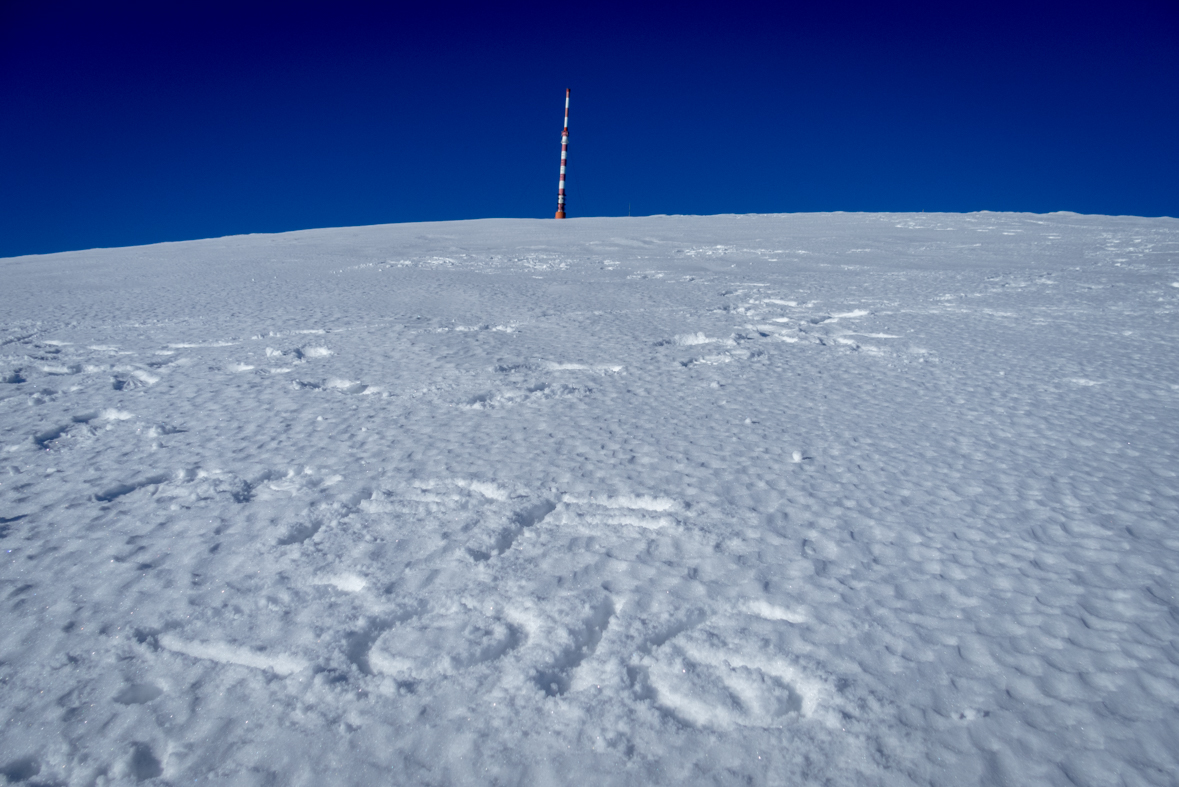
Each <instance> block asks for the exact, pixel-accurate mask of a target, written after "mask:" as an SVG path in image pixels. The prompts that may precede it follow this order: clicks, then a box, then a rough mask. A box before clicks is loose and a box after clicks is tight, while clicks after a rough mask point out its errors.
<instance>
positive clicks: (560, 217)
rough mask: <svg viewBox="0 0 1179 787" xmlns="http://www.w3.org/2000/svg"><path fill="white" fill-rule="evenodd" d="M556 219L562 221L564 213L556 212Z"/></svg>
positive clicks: (561, 211)
mask: <svg viewBox="0 0 1179 787" xmlns="http://www.w3.org/2000/svg"><path fill="white" fill-rule="evenodd" d="M557 218H558V219H563V218H565V211H563V210H559V211H557Z"/></svg>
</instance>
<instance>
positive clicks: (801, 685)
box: [0, 213, 1179, 785]
mask: <svg viewBox="0 0 1179 787" xmlns="http://www.w3.org/2000/svg"><path fill="white" fill-rule="evenodd" d="M0 283H2V290H3V296H2V302H0V341H2V346H0V379H2V380H3V381H4V382H3V383H0V481H2V486H0V538H2V540H0V547H2V548H3V555H4V562H3V567H2V569H0V725H2V728H0V774H3V776H4V778H6V779H7V780H8V781H10V782H16V783H21V784H27V785H36V784H69V785H91V784H132V783H136V782H138V781H151V780H154V782H153V783H166V784H176V785H179V784H189V783H193V782H203V783H215V784H223V785H269V784H275V785H324V784H341V785H372V784H423V785H426V784H429V785H449V784H454V785H463V784H471V785H475V784H480V785H483V784H569V783H577V784H614V785H623V784H725V785H727V784H745V783H748V784H809V783H823V784H838V785H905V784H947V785H948V784H996V785H997V784H1045V785H1065V784H1076V785H1147V784H1150V785H1169V784H1175V783H1176V773H1177V772H1179V597H1177V595H1176V591H1177V587H1179V579H1177V572H1179V479H1177V476H1176V473H1177V472H1179V352H1177V345H1179V322H1177V314H1179V221H1175V220H1173V219H1137V218H1126V217H1098V216H1078V215H1074V214H1051V215H1027V214H1018V215H1016V214H992V213H979V214H969V215H945V214H937V215H934V214H928V215H927V214H904V215H900V214H892V215H884V214H825V215H785V216H717V217H651V218H634V219H631V218H627V219H581V220H566V221H564V222H557V221H521V220H502V221H500V220H496V221H473V222H456V223H437V224H409V225H391V226H378V227H366V228H355V229H332V230H320V231H307V232H293V233H287V234H283V235H254V236H246V237H235V238H224V239H219V240H208V241H199V242H189V243H173V244H160V245H155V246H145V247H139V248H130V249H109V250H98V251H88V252H77V253H67V254H56V255H48V256H40V257H23V258H13V259H7V260H0Z"/></svg>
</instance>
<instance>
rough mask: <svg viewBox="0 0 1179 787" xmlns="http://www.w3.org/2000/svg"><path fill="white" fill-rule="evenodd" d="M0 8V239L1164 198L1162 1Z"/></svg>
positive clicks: (1168, 152)
mask: <svg viewBox="0 0 1179 787" xmlns="http://www.w3.org/2000/svg"><path fill="white" fill-rule="evenodd" d="M566 5H567V6H568V8H567V9H563V8H562V4H561V3H559V2H551V3H543V4H542V3H517V4H505V5H499V4H490V3H488V4H464V3H452V4H447V3H431V4H427V5H423V4H399V3H386V4H374V3H355V2H353V3H350V2H348V1H347V0H338V1H337V2H333V3H328V2H322V3H320V2H299V1H298V0H290V1H289V2H286V3H274V2H251V1H250V0H239V2H234V3H224V2H220V1H219V0H205V2H188V1H187V0H178V1H177V2H173V3H158V2H155V3H128V2H123V3H120V2H118V1H117V0H114V1H113V2H111V3H106V4H101V3H80V2H56V1H55V0H7V2H0V107H3V112H2V115H0V150H3V151H4V154H3V155H4V159H5V166H4V171H3V173H2V174H0V178H2V180H0V256H10V255H16V254H24V253H41V252H53V251H63V250H69V249H80V248H91V247H96V246H121V245H132V244H140V243H152V242H157V241H166V240H186V239H190V238H200V237H212V236H220V235H229V234H237V233H246V232H280V231H285V230H292V229H305V228H311V227H324V226H344V225H357V224H375V223H385V222H404V221H428V220H444V219H469V218H485V217H551V216H552V215H553V212H554V210H555V208H556V190H557V167H558V163H559V156H560V129H561V118H562V105H563V101H564V92H565V88H566V87H569V88H571V89H572V91H573V101H572V110H571V122H570V137H571V138H570V164H569V189H568V190H569V215H570V216H571V217H577V216H606V215H615V216H616V215H626V214H627V212H628V210H630V211H632V212H633V213H634V214H635V215H646V214H653V213H695V214H708V213H729V212H734V213H747V212H762V213H765V212H794V211H828V210H846V211H918V210H927V211H972V210H982V209H987V210H1017V211H1036V212H1045V211H1053V210H1072V211H1077V212H1082V213H1112V214H1136V215H1148V216H1157V215H1170V216H1179V189H1177V188H1176V184H1177V183H1179V152H1177V149H1179V145H1177V144H1176V141H1177V140H1179V90H1177V89H1176V88H1175V86H1176V85H1177V84H1179V4H1176V3H1174V2H1155V3H1147V2H1125V3H1117V4H1114V3H1110V4H1105V5H1104V6H1102V7H1097V6H1087V5H1085V4H1083V3H1081V4H1078V3H1039V4H1037V3H1035V2H1028V3H1019V4H1016V3H1002V2H999V3H985V4H971V7H970V8H969V9H966V10H963V9H961V8H959V6H960V5H964V4H957V3H948V2H947V3H900V4H896V5H891V6H885V5H883V4H876V5H873V6H862V5H860V4H852V3H844V4H840V3H837V2H835V3H800V4H791V3H779V4H774V5H772V6H770V5H761V4H755V3H741V2H732V3H722V2H719V0H718V2H711V3H699V2H692V0H686V2H682V3H677V4H674V5H672V4H668V5H658V6H655V5H642V4H634V3H609V2H606V3H600V2H594V3H586V2H584V0H581V1H579V2H574V3H567V4H566Z"/></svg>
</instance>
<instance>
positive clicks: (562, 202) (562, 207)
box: [557, 88, 569, 219]
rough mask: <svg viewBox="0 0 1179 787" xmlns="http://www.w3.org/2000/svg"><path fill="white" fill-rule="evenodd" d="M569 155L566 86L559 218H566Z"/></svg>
mask: <svg viewBox="0 0 1179 787" xmlns="http://www.w3.org/2000/svg"><path fill="white" fill-rule="evenodd" d="M568 155H569V88H565V130H564V131H562V132H561V182H560V184H559V185H558V186H557V218H558V219H563V218H565V158H566V156H568Z"/></svg>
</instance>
